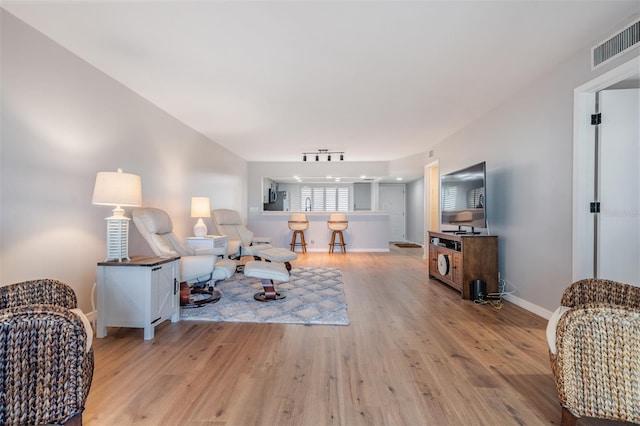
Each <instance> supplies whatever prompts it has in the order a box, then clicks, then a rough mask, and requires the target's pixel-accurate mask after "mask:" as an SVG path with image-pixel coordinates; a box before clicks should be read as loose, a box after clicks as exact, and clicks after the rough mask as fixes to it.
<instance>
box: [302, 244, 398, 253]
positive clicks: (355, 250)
mask: <svg viewBox="0 0 640 426" xmlns="http://www.w3.org/2000/svg"><path fill="white" fill-rule="evenodd" d="M307 252H311V253H328V252H329V248H328V247H327V248H309V246H308V245H307ZM333 252H334V253H340V247H338V246H336V247H335V248H334V249H333ZM296 253H299V252H296ZM347 253H389V249H388V248H349V247H347Z"/></svg>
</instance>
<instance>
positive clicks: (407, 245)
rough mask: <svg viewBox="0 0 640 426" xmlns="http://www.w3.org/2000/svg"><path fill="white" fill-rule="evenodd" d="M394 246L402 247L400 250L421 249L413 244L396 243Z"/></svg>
mask: <svg viewBox="0 0 640 426" xmlns="http://www.w3.org/2000/svg"><path fill="white" fill-rule="evenodd" d="M396 246H397V247H402V248H422V246H421V245H420V244H414V243H396Z"/></svg>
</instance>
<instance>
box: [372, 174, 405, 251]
mask: <svg viewBox="0 0 640 426" xmlns="http://www.w3.org/2000/svg"><path fill="white" fill-rule="evenodd" d="M378 189H379V197H380V209H381V210H383V211H386V212H388V213H389V226H390V232H389V238H390V241H394V242H403V241H405V227H406V224H405V198H404V192H405V191H404V189H405V187H404V185H396V184H389V185H384V184H380V186H379V188H378Z"/></svg>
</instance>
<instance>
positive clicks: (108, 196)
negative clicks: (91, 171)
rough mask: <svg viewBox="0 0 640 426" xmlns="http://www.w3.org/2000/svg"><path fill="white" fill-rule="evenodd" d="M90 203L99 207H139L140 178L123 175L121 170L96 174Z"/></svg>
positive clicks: (140, 198)
mask: <svg viewBox="0 0 640 426" xmlns="http://www.w3.org/2000/svg"><path fill="white" fill-rule="evenodd" d="M91 203H92V204H97V205H101V206H121V207H122V206H124V207H138V206H141V205H142V185H141V182H140V176H138V175H132V174H130V173H123V172H122V169H118V171H117V172H98V174H97V175H96V184H95V186H94V187H93V199H92V201H91Z"/></svg>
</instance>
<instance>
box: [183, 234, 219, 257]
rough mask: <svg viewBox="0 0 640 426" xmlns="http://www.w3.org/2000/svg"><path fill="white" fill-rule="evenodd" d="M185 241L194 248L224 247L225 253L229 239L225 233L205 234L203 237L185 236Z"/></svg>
mask: <svg viewBox="0 0 640 426" xmlns="http://www.w3.org/2000/svg"><path fill="white" fill-rule="evenodd" d="M185 243H186V244H187V246H189V247H192V248H194V249H212V248H224V252H225V253H226V252H227V246H228V244H229V239H228V237H227V236H226V235H205V236H204V237H187V238H185Z"/></svg>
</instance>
